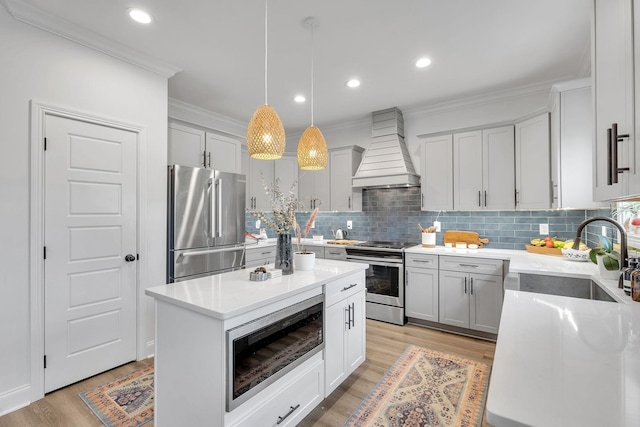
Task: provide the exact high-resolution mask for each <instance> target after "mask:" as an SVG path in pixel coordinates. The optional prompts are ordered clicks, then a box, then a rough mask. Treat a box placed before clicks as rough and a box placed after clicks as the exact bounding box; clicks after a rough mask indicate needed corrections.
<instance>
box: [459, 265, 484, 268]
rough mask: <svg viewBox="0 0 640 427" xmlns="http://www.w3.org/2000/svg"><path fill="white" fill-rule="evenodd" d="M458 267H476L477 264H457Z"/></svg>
mask: <svg viewBox="0 0 640 427" xmlns="http://www.w3.org/2000/svg"><path fill="white" fill-rule="evenodd" d="M458 265H459V266H460V267H469V268H478V267H480V266H479V265H478V264H458Z"/></svg>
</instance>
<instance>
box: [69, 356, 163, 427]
mask: <svg viewBox="0 0 640 427" xmlns="http://www.w3.org/2000/svg"><path fill="white" fill-rule="evenodd" d="M79 396H80V398H81V399H82V400H83V401H84V403H86V404H87V406H89V408H91V410H92V411H93V413H94V414H96V416H97V417H98V418H99V419H100V421H102V423H103V424H104V425H105V426H107V427H139V426H142V425H144V424H146V423H148V422H149V421H151V420H152V419H153V366H149V367H146V368H143V369H140V370H137V371H134V372H132V373H130V374H129V375H127V376H125V377H122V378H118V379H117V380H115V381H111V382H110V383H107V384H103V385H101V386H99V387H96V388H94V389H93V390H89V391H85V392H82V393H80V394H79Z"/></svg>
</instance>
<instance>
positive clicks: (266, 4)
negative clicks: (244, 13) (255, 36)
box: [264, 0, 269, 105]
mask: <svg viewBox="0 0 640 427" xmlns="http://www.w3.org/2000/svg"><path fill="white" fill-rule="evenodd" d="M268 13H269V0H264V103H265V105H269V102H268V97H267V62H268V57H269V44H268V43H267V36H268V29H267V27H268V22H269V21H268Z"/></svg>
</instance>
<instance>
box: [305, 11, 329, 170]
mask: <svg viewBox="0 0 640 427" xmlns="http://www.w3.org/2000/svg"><path fill="white" fill-rule="evenodd" d="M304 25H305V27H307V28H309V29H310V30H311V126H309V127H308V128H307V129H306V130H305V131H304V133H303V134H302V136H301V137H300V141H299V142H298V167H299V168H300V169H303V170H321V169H324V168H326V167H327V160H328V158H329V152H328V150H327V143H326V141H325V140H324V136H323V135H322V132H320V129H318V128H317V127H315V126H314V125H313V48H314V31H315V30H316V28H317V27H318V21H317V20H316V19H314V18H307V19H306V20H305V21H304Z"/></svg>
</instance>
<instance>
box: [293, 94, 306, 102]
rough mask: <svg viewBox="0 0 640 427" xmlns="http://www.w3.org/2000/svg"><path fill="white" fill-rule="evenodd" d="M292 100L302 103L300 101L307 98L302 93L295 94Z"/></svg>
mask: <svg viewBox="0 0 640 427" xmlns="http://www.w3.org/2000/svg"><path fill="white" fill-rule="evenodd" d="M293 100H294V101H296V102H299V103H302V102H304V101H306V100H307V99H306V98H305V97H304V96H302V95H296V97H295V98H293Z"/></svg>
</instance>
